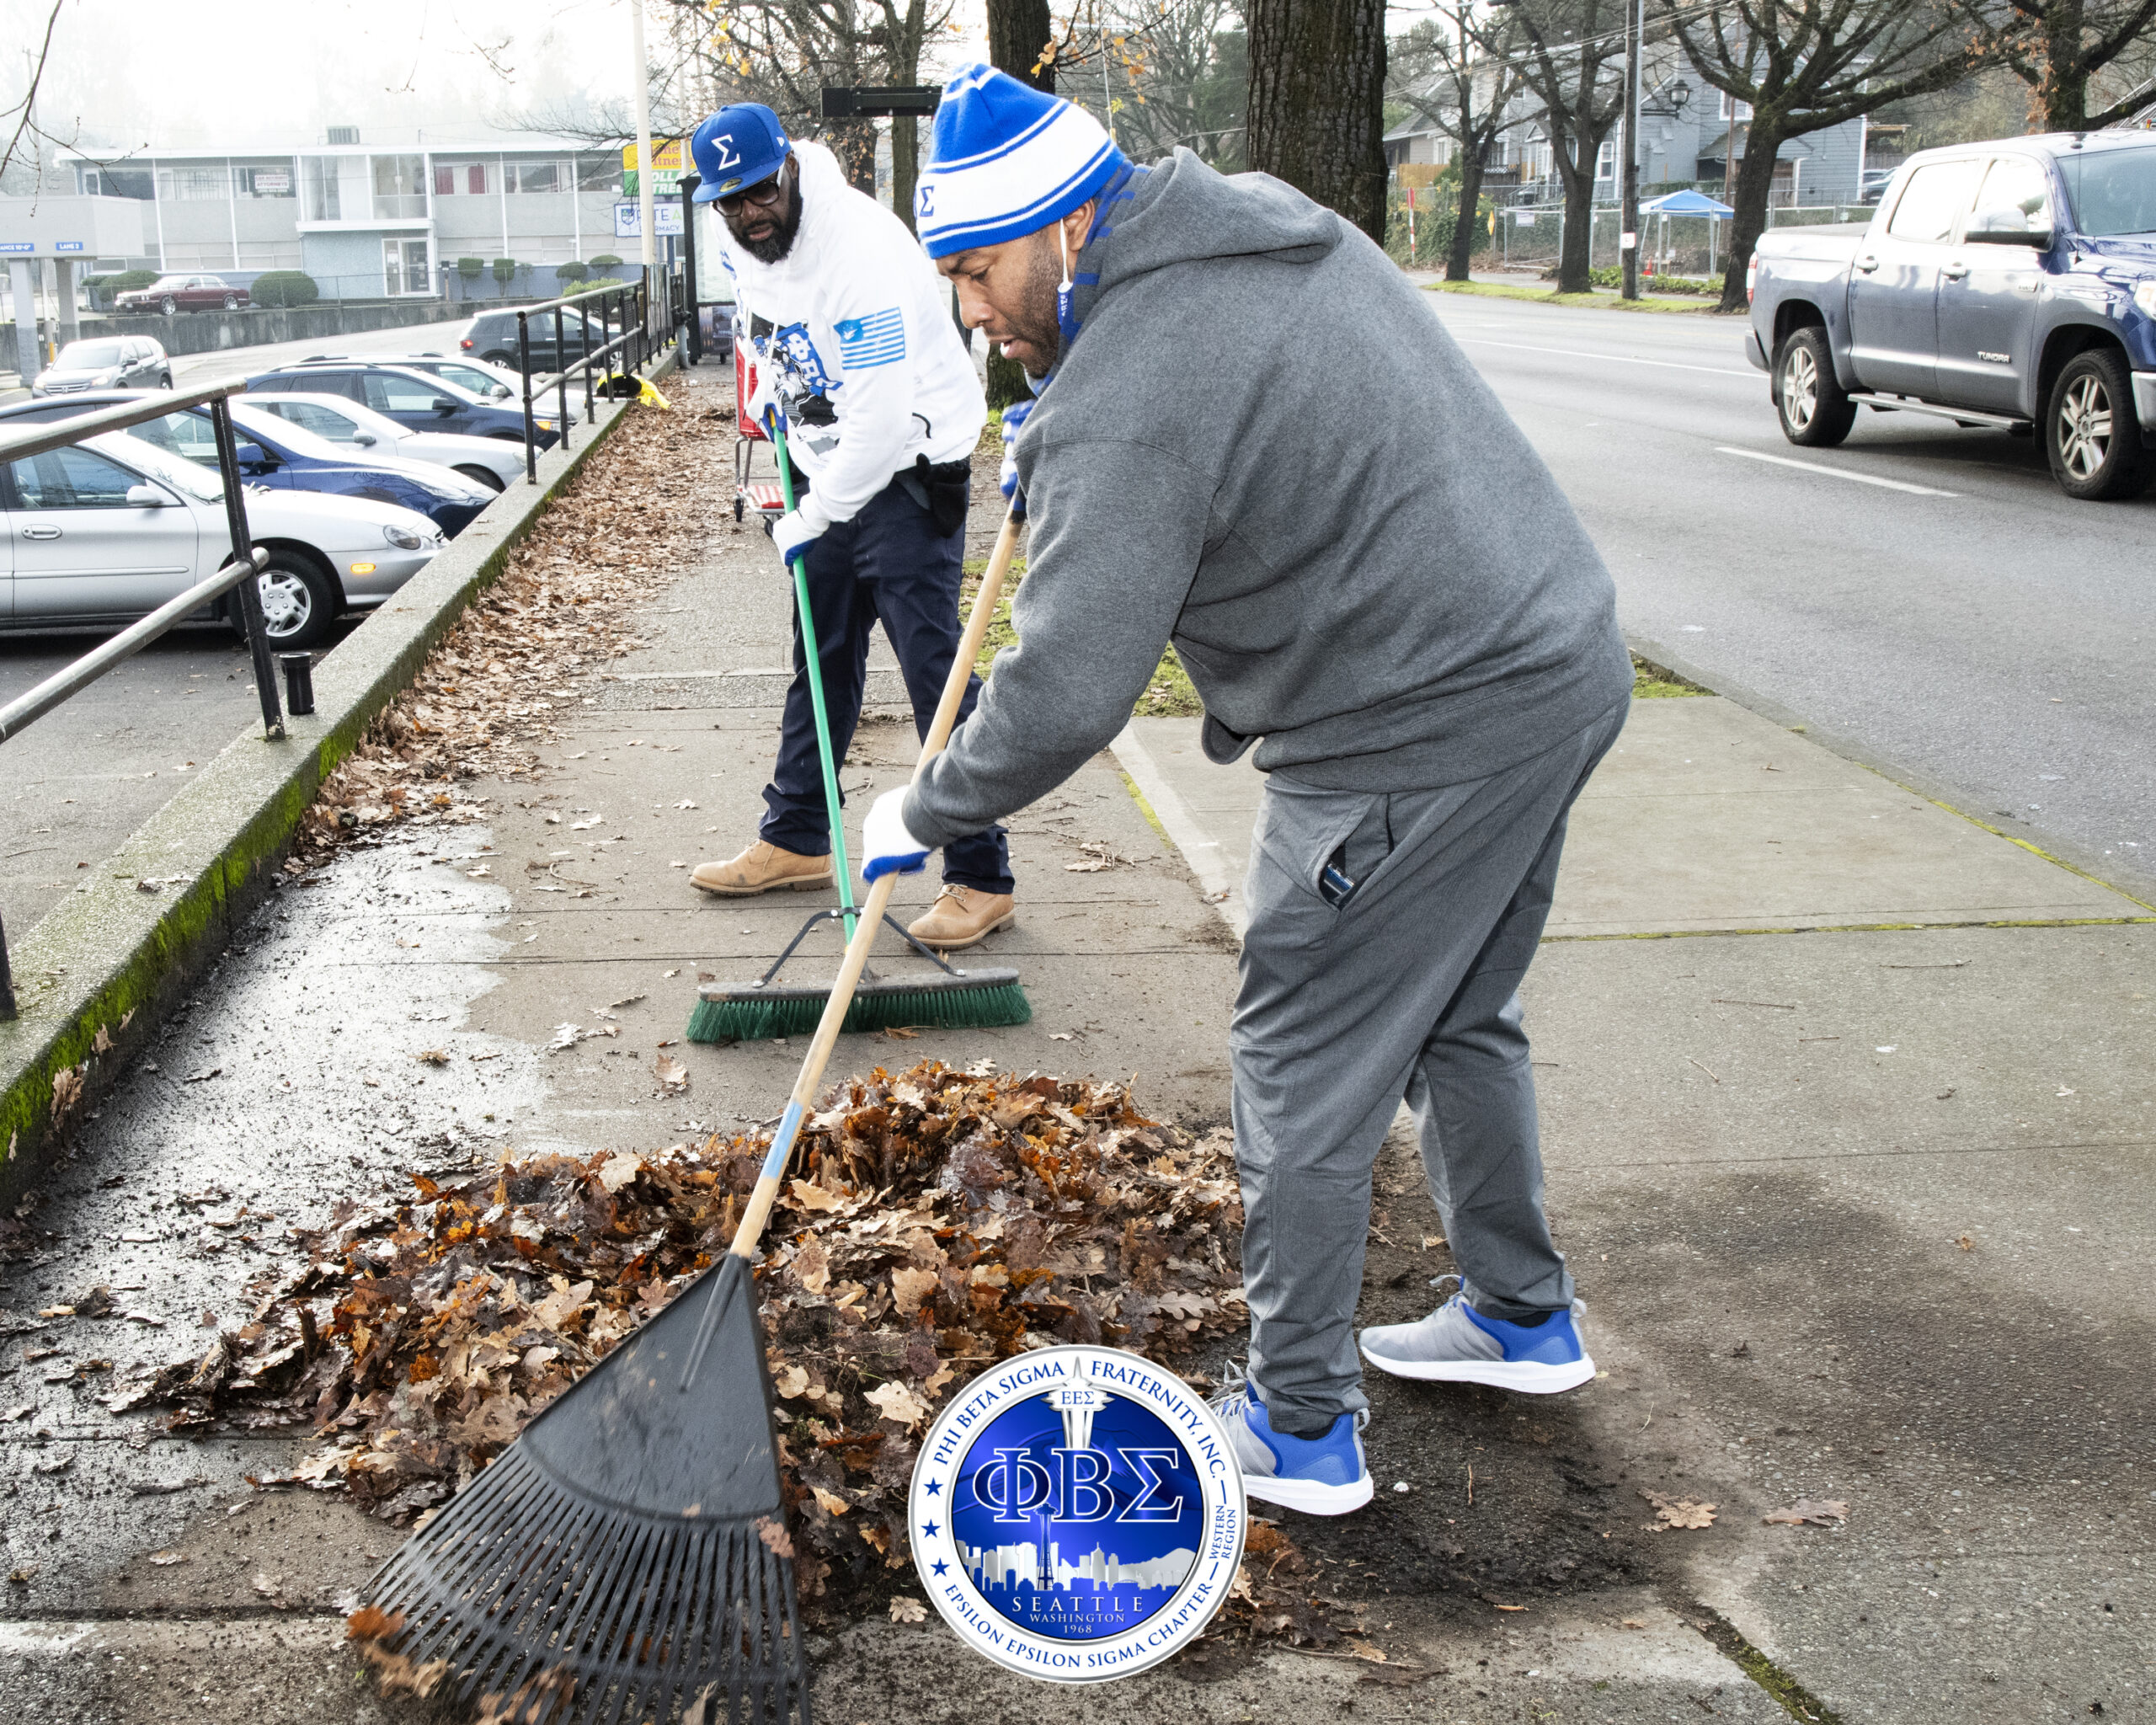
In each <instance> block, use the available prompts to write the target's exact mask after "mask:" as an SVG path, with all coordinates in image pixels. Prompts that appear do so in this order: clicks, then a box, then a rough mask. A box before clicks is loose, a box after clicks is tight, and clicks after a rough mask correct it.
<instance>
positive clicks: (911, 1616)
mask: <svg viewBox="0 0 2156 1725" xmlns="http://www.w3.org/2000/svg"><path fill="white" fill-rule="evenodd" d="M891 1621H892V1622H894V1623H926V1621H928V1607H927V1606H926V1605H924V1604H922V1603H921V1601H920V1600H919V1599H909V1598H908V1597H907V1596H906V1595H905V1594H899V1595H898V1596H897V1597H896V1598H894V1599H893V1600H892V1601H891Z"/></svg>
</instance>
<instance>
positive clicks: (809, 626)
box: [771, 425, 854, 940]
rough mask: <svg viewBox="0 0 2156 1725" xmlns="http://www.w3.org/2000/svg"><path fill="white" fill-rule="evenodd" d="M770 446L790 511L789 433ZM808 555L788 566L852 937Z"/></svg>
mask: <svg viewBox="0 0 2156 1725" xmlns="http://www.w3.org/2000/svg"><path fill="white" fill-rule="evenodd" d="M771 446H772V447H773V448H774V449H776V451H778V489H779V494H780V495H781V496H782V497H783V498H785V499H786V507H787V512H788V513H789V514H790V513H792V509H793V462H792V458H791V457H789V456H788V455H787V450H786V433H785V432H783V431H782V430H779V429H778V427H777V426H776V425H773V426H772V427H771ZM808 563H809V559H808V558H806V557H797V558H792V559H790V560H789V561H788V563H787V567H788V568H789V569H792V572H793V605H794V609H795V611H798V613H799V615H800V617H801V645H802V649H803V657H804V658H805V659H807V660H808V661H809V701H810V702H811V703H812V704H813V705H814V708H815V709H816V752H817V754H818V756H820V757H821V759H822V761H823V763H824V810H825V819H826V820H829V821H830V825H831V860H832V862H833V863H836V864H837V865H838V876H839V911H840V913H841V915H842V916H845V918H846V937H847V938H848V939H849V940H851V938H852V937H853V930H854V909H853V873H852V871H851V869H850V868H847V866H846V807H845V805H844V804H842V803H841V802H840V801H839V770H838V763H837V762H835V761H833V760H832V759H831V721H830V716H829V715H828V714H827V713H825V710H824V667H823V657H824V655H823V654H822V652H821V650H820V649H819V647H818V645H817V643H816V620H815V618H814V617H812V616H811V615H810V614H809V569H808Z"/></svg>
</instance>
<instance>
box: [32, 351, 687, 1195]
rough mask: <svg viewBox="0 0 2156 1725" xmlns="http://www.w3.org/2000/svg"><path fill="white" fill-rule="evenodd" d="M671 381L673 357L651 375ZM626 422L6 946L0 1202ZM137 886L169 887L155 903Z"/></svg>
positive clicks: (509, 502)
mask: <svg viewBox="0 0 2156 1725" xmlns="http://www.w3.org/2000/svg"><path fill="white" fill-rule="evenodd" d="M672 366H673V356H672V355H671V354H668V355H665V356H664V357H662V358H661V360H659V362H658V363H657V364H656V365H655V366H654V367H653V368H652V369H653V374H654V375H658V374H659V373H663V372H664V371H670V370H671V369H672ZM627 411H634V409H633V407H623V406H617V405H615V404H612V403H602V404H601V405H600V409H599V417H598V418H597V419H596V420H595V423H594V424H593V425H592V426H591V427H590V429H589V430H587V431H585V432H584V434H583V435H581V436H580V438H579V442H578V444H577V446H576V448H575V449H574V451H570V452H569V453H568V454H567V455H564V454H563V452H562V451H560V450H559V449H557V450H555V451H552V452H551V453H549V454H547V455H546V456H542V457H541V458H540V462H539V483H538V484H537V485H536V487H533V486H528V485H523V484H514V485H511V486H510V488H509V489H508V490H507V491H505V492H504V493H503V494H502V495H501V496H500V497H499V498H498V499H495V501H494V504H493V505H490V506H489V507H488V510H486V512H485V513H484V514H483V515H481V516H480V517H479V518H478V520H477V521H474V522H472V525H471V526H468V527H467V528H466V529H465V530H464V531H463V532H462V533H461V534H460V535H458V537H457V538H456V542H455V543H454V544H452V545H451V546H450V547H449V548H448V549H447V550H446V551H444V552H443V553H441V554H440V556H439V557H437V558H435V560H434V561H433V562H432V563H430V564H429V565H428V566H427V568H426V569H424V571H423V572H422V573H421V574H419V576H418V577H417V578H415V579H414V580H413V581H412V582H411V583H410V584H409V585H407V586H406V587H404V588H403V590H401V591H400V592H398V594H397V595H395V596H394V597H393V598H392V599H391V600H390V601H389V602H388V603H387V605H385V606H382V609H381V610H379V611H376V612H375V613H374V615H373V616H372V617H370V618H369V619H368V620H367V621H366V623H365V624H364V625H363V626H362V627H360V628H358V629H355V630H354V631H353V633H351V634H350V636H348V637H347V638H345V640H344V643H343V644H341V645H339V647H338V648H337V649H335V650H334V651H333V652H331V653H330V654H328V655H327V656H325V657H324V658H323V660H322V662H321V663H320V664H319V665H317V666H316V667H315V670H314V690H315V702H316V710H315V711H314V713H312V714H311V715H309V716H308V717H307V718H291V717H287V718H286V722H285V723H286V730H287V733H288V734H287V735H286V737H284V738H283V739H282V740H277V741H274V742H273V741H269V740H265V739H264V737H263V735H262V733H261V728H260V726H259V724H257V725H254V726H251V727H250V728H249V729H247V730H246V731H244V732H243V733H242V734H240V735H239V737H238V738H237V740H234V741H233V742H232V744H231V745H228V746H227V748H226V749H225V750H224V751H223V752H222V753H221V755H219V756H217V758H216V760H215V761H211V762H210V763H209V765H208V766H207V767H206V769H205V770H204V771H203V772H201V773H200V774H199V775H198V776H197V777H195V780H194V781H193V782H191V783H189V785H188V786H187V787H186V788H184V790H182V791H181V792H180V793H179V795H177V796H175V797H174V798H173V799H172V801H171V802H169V803H168V804H166V805H165V806H164V807H163V809H160V810H158V812H157V814H154V815H152V817H151V818H150V820H148V821H147V822H146V823H145V824H144V825H142V826H141V827H139V828H138V829H136V831H135V833H134V834H133V835H132V836H131V837H130V838H129V839H128V841H127V842H126V843H125V844H124V845H122V846H120V849H119V850H118V851H117V852H115V853H114V854H113V856H112V857H109V859H108V860H107V861H106V862H105V863H104V864H103V865H101V866H100V867H99V868H98V869H97V870H96V872H95V873H94V874H93V876H92V878H91V879H89V880H88V881H87V882H85V883H83V886H82V888H81V889H78V890H77V892H75V893H73V894H71V895H69V897H68V900H67V903H65V904H63V905H56V906H55V907H54V908H53V909H52V910H51V911H49V912H48V913H47V914H46V915H45V916H44V917H43V918H42V919H41V920H40V921H38V922H37V923H36V924H35V926H34V927H31V928H30V929H29V931H28V932H27V933H23V934H20V935H19V936H18V937H16V938H15V939H14V940H13V942H12V943H11V950H10V953H9V956H10V959H12V962H13V971H14V978H15V988H16V993H17V996H18V998H19V1001H20V1003H21V1012H22V1016H21V1017H19V1018H18V1019H17V1020H16V1021H15V1022H14V1023H0V1086H4V1088H0V1198H4V1199H12V1197H13V1194H15V1193H16V1192H17V1191H19V1189H20V1188H23V1187H24V1186H26V1185H28V1184H29V1183H30V1181H31V1179H32V1178H34V1174H35V1169H36V1167H37V1166H38V1165H39V1164H40V1162H41V1161H42V1160H43V1156H44V1154H45V1151H48V1150H49V1149H50V1148H51V1147H52V1146H55V1145H56V1144H58V1143H61V1142H63V1141H64V1140H65V1139H66V1136H67V1129H68V1126H69V1124H70V1123H71V1122H72V1119H75V1118H76V1117H77V1115H78V1114H80V1113H81V1112H82V1111H83V1110H84V1109H85V1108H89V1107H91V1106H93V1105H94V1102H95V1099H96V1097H98V1096H99V1095H100V1094H101V1093H102V1092H104V1090H105V1089H106V1088H107V1087H109V1083H110V1081H111V1080H112V1079H113V1078H114V1077H116V1076H118V1075H119V1073H120V1072H121V1071H124V1070H125V1066H126V1065H127V1064H128V1063H129V1061H130V1060H131V1059H132V1057H133V1056H134V1055H135V1054H136V1051H137V1050H139V1049H140V1048H141V1045H142V1044H143V1041H144V1039H146V1037H147V1034H148V1033H149V1032H150V1030H151V1029H152V1028H153V1027H154V1026H155V1025H156V1024H157V1023H158V1022H159V1021H160V1019H161V1018H162V1017H163V1014H164V1012H166V1011H167V1010H168V1008H169V1007H171V1006H172V1005H173V1003H174V1002H175V1001H178V1000H179V999H181V998H182V997H184V995H185V993H186V991H187V990H188V988H189V986H190V985H192V983H193V981H194V980H195V978H196V977H197V976H199V975H201V974H203V972H204V971H205V969H207V968H208V967H209V966H210V965H211V964H214V963H215V962H216V958H217V955H218V954H219V953H221V952H222V951H223V949H224V948H225V947H226V946H227V944H228V943H230V941H231V939H232V935H233V933H234V932H235V931H236V930H237V927H239V925H240V923H241V922H242V921H243V919H244V918H245V916H247V914H248V911H250V910H251V909H252V908H253V906H254V905H255V904H257V903H258V902H259V900H260V899H261V897H262V896H263V895H264V893H266V892H267V891H268V890H269V879H270V871H271V870H272V869H273V868H275V866H276V864H277V863H279V862H280V860H281V858H282V857H283V855H284V852H285V849H286V846H287V845H288V844H289V843H290V842H291V837H292V835H293V833H294V832H295V831H296V830H297V829H298V825H299V822H300V819H301V817H302V815H303V814H305V813H306V811H307V806H308V804H310V803H312V801H313V798H314V795H315V793H316V791H317V789H318V788H319V787H320V785H321V783H322V781H323V777H325V776H326V775H327V774H328V772H330V770H331V769H332V768H334V766H336V765H337V764H338V762H339V761H342V760H343V759H344V756H346V755H348V754H350V752H351V750H352V749H353V747H354V746H355V745H356V744H357V742H358V741H359V740H360V737H361V736H362V735H363V734H365V733H366V729H367V727H368V725H370V724H372V723H373V721H374V719H375V718H376V716H377V715H378V714H379V713H381V712H382V709H383V708H385V707H387V705H388V703H389V702H390V701H391V700H392V698H393V697H395V696H396V695H397V694H398V693H399V692H401V691H402V690H403V689H404V688H406V687H407V686H409V684H410V683H411V681H412V680H413V678H414V676H417V675H418V673H419V668H420V667H421V665H424V663H425V662H426V658H427V654H429V653H430V651H431V650H432V649H433V648H434V646H435V643H436V642H438V641H439V640H440V638H441V637H442V636H443V634H444V633H446V631H447V630H448V629H449V628H450V627H451V625H452V624H453V623H455V622H456V619H457V618H458V617H460V616H461V615H462V612H463V611H464V608H465V606H467V605H468V604H470V603H471V602H472V599H473V597H474V596H475V595H478V593H480V592H482V591H483V590H485V589H486V588H487V587H488V586H489V585H492V583H493V582H494V579H495V578H496V577H497V576H498V575H499V574H500V573H501V570H502V567H503V564H504V560H505V558H506V557H507V554H508V553H509V551H510V547H513V546H515V544H516V543H517V542H518V541H520V539H522V538H523V537H524V536H525V535H526V533H528V532H529V531H531V527H532V525H533V524H534V523H535V522H536V521H537V520H538V519H539V517H540V516H541V515H543V514H544V513H545V511H546V510H547V505H548V503H549V502H550V501H551V500H552V498H553V496H554V494H556V493H557V492H558V490H559V489H561V487H562V485H563V483H565V482H566V481H567V480H568V478H569V477H570V476H571V475H572V474H573V473H575V472H576V470H577V468H578V467H580V466H581V465H582V464H583V462H584V459H585V457H588V456H590V453H591V452H592V451H593V450H594V449H595V448H597V447H598V446H599V445H600V443H602V442H604V441H606V437H607V436H608V435H610V434H611V432H612V431H613V430H614V429H615V427H616V426H617V425H619V424H620V423H621V418H622V414H623V413H624V412H627ZM17 746H21V745H17ZM145 880H156V881H159V882H163V883H166V884H164V885H163V887H162V888H161V889H159V890H157V891H145V890H144V889H142V887H141V885H140V884H138V883H141V882H142V881H145ZM173 883H179V884H173Z"/></svg>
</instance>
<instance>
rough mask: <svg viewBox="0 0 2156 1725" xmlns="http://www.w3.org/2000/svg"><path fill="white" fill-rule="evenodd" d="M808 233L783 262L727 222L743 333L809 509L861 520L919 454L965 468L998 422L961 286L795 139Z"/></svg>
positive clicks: (817, 521)
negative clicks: (755, 250) (762, 253)
mask: <svg viewBox="0 0 2156 1725" xmlns="http://www.w3.org/2000/svg"><path fill="white" fill-rule="evenodd" d="M793 152H794V155H795V157H796V158H798V161H799V162H800V163H801V179H800V186H799V195H800V197H801V200H802V206H801V226H800V228H799V230H798V232H797V233H796V234H795V235H794V240H793V245H792V248H791V249H790V250H789V251H788V252H787V254H786V256H785V257H783V258H782V259H780V260H779V261H778V262H777V263H776V264H763V263H759V262H758V261H757V260H756V259H754V258H752V257H750V255H749V254H748V253H747V252H746V251H745V250H744V249H743V248H741V247H740V246H739V244H737V243H735V241H734V237H733V235H732V234H730V233H728V232H726V229H725V225H724V223H723V222H721V224H720V234H721V237H722V238H721V246H722V250H721V254H720V255H721V256H722V257H723V259H725V263H726V267H727V269H728V271H730V272H731V274H732V275H733V277H734V290H735V294H736V296H737V306H736V311H735V317H734V325H735V330H736V333H737V336H738V337H739V339H744V340H746V341H747V342H748V343H749V344H750V349H751V351H752V352H753V354H754V355H755V365H756V372H757V383H756V396H757V405H758V406H759V407H760V405H761V404H762V403H765V402H769V401H776V403H778V406H779V408H780V410H781V411H782V412H783V413H784V414H785V415H786V419H787V450H788V451H789V452H790V453H791V454H792V457H793V459H794V461H795V462H796V463H797V464H798V466H799V467H801V468H802V469H803V471H805V472H806V473H808V474H809V478H810V480H811V481H812V482H813V489H812V490H811V492H810V494H809V496H808V497H807V498H805V499H803V501H802V514H803V516H804V517H805V518H806V519H807V520H808V521H809V522H810V523H811V524H812V525H814V526H817V527H819V528H821V527H828V526H832V525H834V524H835V523H836V522H839V521H851V519H852V518H853V517H854V515H856V514H857V513H858V512H859V510H861V507H862V505H864V504H866V503H867V501H868V499H870V498H872V497H873V496H875V494H877V493H878V492H879V491H881V490H882V489H883V488H884V487H885V486H887V485H889V483H891V476H892V475H893V474H894V473H897V472H899V470H900V469H901V468H905V467H911V466H913V464H914V461H915V457H918V456H923V455H925V456H926V457H928V459H929V460H930V461H931V462H948V461H958V460H960V459H962V458H963V457H968V456H970V455H971V454H972V452H973V448H974V444H975V443H976V442H978V441H979V438H980V431H981V426H982V425H983V424H984V423H985V420H986V419H987V417H988V410H987V407H986V404H985V399H984V398H983V396H982V393H981V386H980V379H979V377H978V375H977V374H976V373H975V372H974V362H973V357H972V355H970V354H969V353H968V351H967V350H966V348H965V345H964V344H963V342H962V341H961V340H960V339H959V335H958V328H957V326H956V325H955V324H954V323H953V322H952V319H951V292H950V289H949V287H948V286H947V285H946V284H945V283H944V281H943V280H942V277H941V276H939V275H937V273H936V266H935V265H934V264H931V263H930V262H929V260H928V257H927V254H926V253H924V252H923V251H922V250H921V244H920V242H919V241H917V240H916V239H915V238H914V237H913V235H912V234H911V233H910V232H907V231H906V227H905V223H904V222H900V221H899V218H898V217H897V216H894V215H893V214H892V213H891V212H890V211H889V210H886V209H885V208H884V207H883V206H882V205H881V204H879V203H878V202H877V201H876V200H874V199H873V198H871V197H868V196H867V195H865V194H863V193H862V192H858V191H857V190H854V189H853V188H852V187H851V186H850V185H848V184H846V176H845V174H843V173H842V172H841V169H840V168H839V164H838V158H836V157H835V156H834V155H832V154H831V152H830V151H829V150H827V149H826V148H825V147H823V146H822V145H821V144H812V143H802V142H797V143H795V145H794V147H793Z"/></svg>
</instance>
